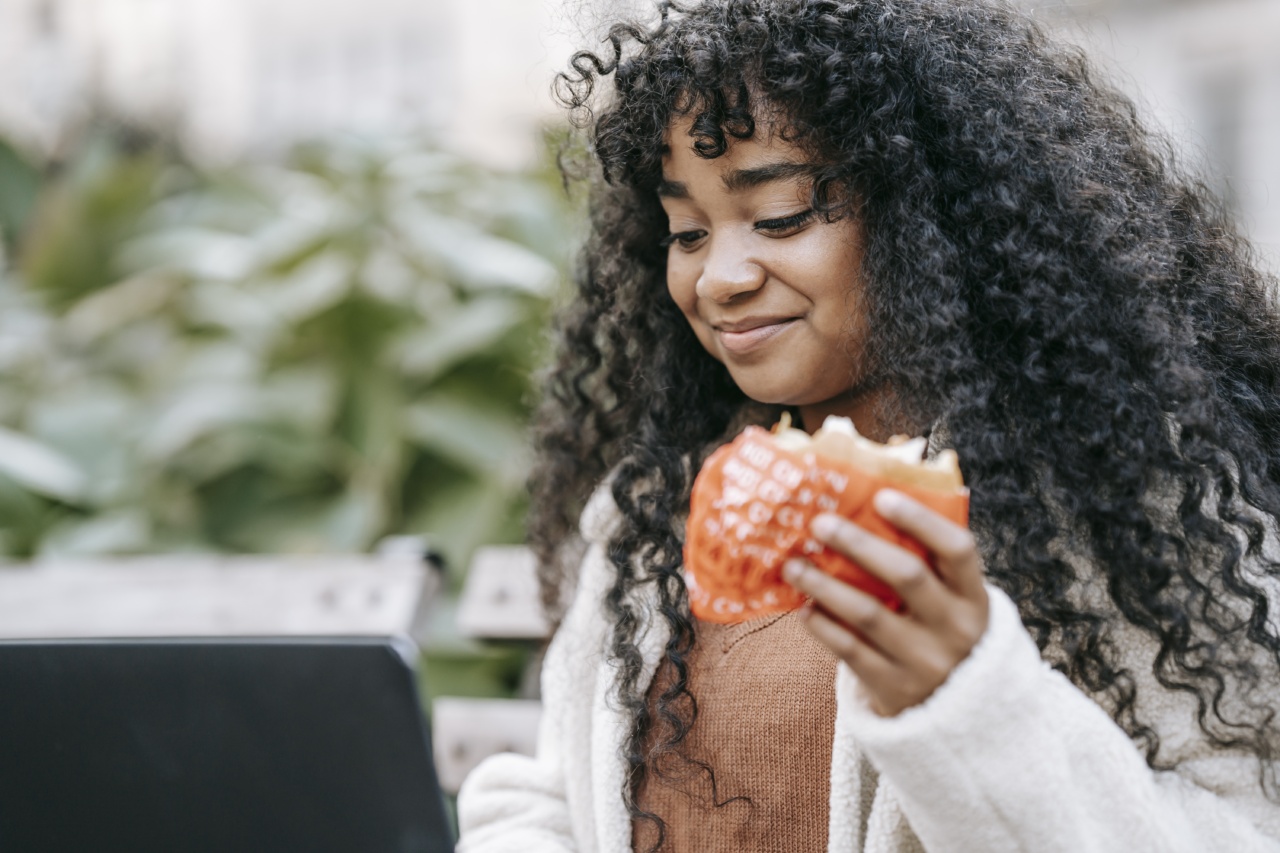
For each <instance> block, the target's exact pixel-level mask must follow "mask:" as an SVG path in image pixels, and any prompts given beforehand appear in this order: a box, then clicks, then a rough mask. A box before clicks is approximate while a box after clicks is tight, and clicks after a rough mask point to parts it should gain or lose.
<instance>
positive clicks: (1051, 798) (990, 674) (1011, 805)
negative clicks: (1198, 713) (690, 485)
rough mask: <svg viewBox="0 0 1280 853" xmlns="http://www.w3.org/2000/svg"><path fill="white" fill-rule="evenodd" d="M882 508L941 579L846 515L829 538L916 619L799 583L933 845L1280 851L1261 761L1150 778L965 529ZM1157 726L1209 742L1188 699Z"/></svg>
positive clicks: (898, 787)
mask: <svg viewBox="0 0 1280 853" xmlns="http://www.w3.org/2000/svg"><path fill="white" fill-rule="evenodd" d="M877 508H878V510H879V511H880V512H881V514H882V515H883V516H884V517H885V518H886V520H888V521H890V522H891V523H893V524H895V526H898V527H899V528H900V529H902V530H904V531H906V532H908V533H910V534H911V535H912V536H914V537H915V538H916V539H917V540H919V541H920V542H921V543H922V544H924V545H925V547H926V548H927V549H928V550H929V551H930V552H931V553H932V554H933V556H934V558H935V562H936V565H937V572H936V573H934V572H930V571H928V569H927V567H926V566H925V565H924V563H923V562H922V561H921V560H919V559H918V558H917V557H915V556H914V555H912V554H910V553H908V552H906V551H903V550H901V549H898V548H896V547H895V546H892V545H890V544H889V543H887V542H885V541H884V540H881V539H879V538H878V537H874V536H871V535H869V534H867V533H866V532H865V531H861V530H860V529H858V528H857V527H856V526H855V525H852V524H850V523H849V522H846V521H843V520H838V519H833V518H828V519H827V520H826V521H825V526H824V525H819V524H817V523H815V530H814V533H815V535H816V536H818V538H821V539H822V540H823V541H824V542H826V543H827V544H828V545H829V546H830V547H833V548H836V549H837V550H840V551H842V552H843V553H845V554H847V555H848V556H850V557H851V558H852V559H854V560H855V561H856V562H858V563H859V564H860V565H862V566H863V567H864V568H866V569H868V570H870V571H872V572H873V573H875V574H877V575H879V576H880V577H882V578H883V579H885V580H886V581H887V582H888V583H890V585H891V586H893V587H894V588H895V590H897V591H898V592H899V594H900V596H901V597H902V599H903V600H904V602H906V605H907V610H906V612H905V613H901V614H899V613H893V612H891V611H889V610H887V609H885V608H884V607H882V606H880V605H879V603H878V602H876V601H875V600H874V599H872V598H871V597H869V596H866V595H865V594H862V593H860V592H858V591H857V590H854V589H852V588H851V587H848V586H846V585H845V584H843V583H840V582H838V581H836V580H835V579H833V578H831V577H830V576H827V575H825V574H822V573H821V572H817V571H814V570H812V569H808V568H804V567H800V566H793V567H790V569H789V571H788V577H789V578H790V579H791V581H792V583H794V584H795V585H796V587H797V588H798V589H800V590H801V591H803V592H805V593H806V594H808V595H810V596H812V597H813V602H814V603H813V612H812V613H811V615H810V616H809V625H810V628H811V630H813V631H814V633H815V635H816V636H817V637H818V638H819V639H821V640H823V642H825V643H827V645H828V646H830V647H831V648H832V650H833V651H834V652H835V653H836V654H837V655H838V656H840V658H841V659H842V661H843V665H842V667H841V677H840V684H839V686H838V689H840V690H841V691H842V693H841V699H842V702H847V703H849V704H850V705H851V706H852V708H853V712H852V713H850V714H848V715H846V716H845V719H844V723H843V724H844V725H847V726H848V727H849V730H848V732H847V734H848V735H849V736H850V737H852V738H853V739H854V740H855V741H857V742H858V743H859V745H860V746H861V747H862V749H863V751H864V752H865V753H866V754H867V756H868V758H869V759H870V760H871V761H872V763H874V764H875V765H876V767H877V768H878V769H879V771H880V773H881V774H882V777H883V778H884V780H885V781H887V782H888V783H889V784H890V785H891V786H892V788H893V790H894V791H895V792H896V793H897V795H898V799H899V801H900V802H901V804H902V808H903V811H904V813H905V814H906V816H907V819H908V821H909V822H910V824H911V826H912V828H913V829H914V830H915V832H916V833H917V835H919V837H920V838H921V840H922V841H924V843H925V846H926V847H927V849H929V850H930V851H931V853H943V852H944V851H957V853H959V851H969V850H983V851H1006V850H1007V851H1020V850H1035V851H1063V853H1066V851H1080V850H1089V851H1109V850H1115V851H1126V853H1129V851H1146V850H1149V851H1153V853H1154V851H1187V852H1188V853H1191V851H1218V850H1221V851H1224V853H1226V851H1241V853H1243V852H1244V851H1255V850H1258V851H1261V850H1280V841H1278V840H1277V839H1280V807H1278V806H1276V805H1275V804H1273V803H1270V802H1268V801H1266V800H1265V798H1263V797H1262V792H1261V789H1260V786H1259V782H1258V763H1257V759H1256V758H1255V757H1253V756H1251V755H1248V754H1242V753H1231V752H1227V751H1224V750H1214V749H1213V748H1211V747H1210V746H1209V745H1208V744H1207V743H1205V744H1204V748H1203V749H1202V750H1200V752H1199V754H1198V755H1196V756H1195V761H1194V764H1195V766H1194V767H1191V763H1184V764H1183V765H1180V768H1181V769H1182V770H1183V772H1172V771H1170V772H1155V771H1152V770H1151V769H1150V768H1149V767H1148V765H1147V764H1146V762H1145V760H1144V759H1143V757H1142V755H1141V754H1140V753H1139V751H1138V749H1137V748H1136V747H1135V745H1134V744H1133V742H1132V741H1131V740H1130V739H1129V737H1128V735H1127V734H1126V733H1125V732H1124V731H1123V730H1122V729H1121V728H1120V727H1119V726H1117V725H1116V723H1115V722H1114V721H1113V720H1112V719H1111V718H1110V716H1108V715H1107V714H1106V713H1105V712H1104V711H1103V710H1102V708H1101V707H1099V706H1098V705H1097V704H1096V703H1095V702H1094V701H1093V700H1092V699H1090V698H1089V697H1088V696H1086V695H1085V694H1084V693H1083V692H1081V691H1080V690H1079V689H1077V688H1076V687H1075V686H1074V685H1073V684H1071V683H1070V681H1068V680H1067V679H1066V678H1065V677H1064V676H1062V675H1061V674H1060V673H1058V672H1056V671H1054V670H1053V669H1051V668H1050V667H1049V666H1048V665H1047V664H1046V663H1044V661H1043V660H1041V658H1040V654H1039V650H1038V649H1037V648H1036V646H1035V643H1034V642H1033V641H1032V640H1031V638H1030V636H1029V635H1028V634H1027V632H1026V630H1025V629H1024V628H1023V626H1022V623H1021V620H1020V619H1019V617H1018V612H1017V609H1016V607H1015V606H1014V605H1013V603H1012V602H1011V601H1010V600H1009V599H1008V597H1007V596H1005V595H1004V594H1003V593H1001V592H1000V591H998V590H995V589H994V588H983V586H982V581H981V560H980V559H979V558H978V555H977V552H976V548H975V547H974V545H973V541H972V537H971V536H970V535H969V534H968V532H967V531H964V530H963V529H962V528H959V527H957V526H956V525H954V524H952V523H951V522H949V521H947V520H946V519H943V518H941V517H940V516H937V515H936V514H934V513H932V512H930V511H929V510H928V509H926V508H925V507H922V506H921V505H919V504H918V503H915V502H913V501H910V500H907V499H905V497H904V496H902V495H894V494H887V493H881V495H879V496H877ZM1152 722H1153V723H1154V724H1155V725H1156V726H1157V728H1159V729H1162V730H1166V729H1167V730H1170V733H1171V732H1172V731H1179V732H1187V733H1188V734H1189V735H1190V736H1191V737H1193V738H1197V739H1198V738H1199V734H1198V726H1197V724H1196V722H1195V719H1194V717H1193V715H1192V713H1191V712H1189V711H1188V710H1187V709H1186V708H1185V705H1184V706H1183V707H1181V708H1178V707H1177V706H1176V703H1175V704H1174V705H1171V712H1170V713H1167V714H1165V715H1164V716H1163V717H1162V718H1161V719H1158V720H1153V721H1152ZM1192 777H1194V778H1195V780H1196V781H1195V782H1193V781H1192ZM1197 782H1198V783H1199V784H1197Z"/></svg>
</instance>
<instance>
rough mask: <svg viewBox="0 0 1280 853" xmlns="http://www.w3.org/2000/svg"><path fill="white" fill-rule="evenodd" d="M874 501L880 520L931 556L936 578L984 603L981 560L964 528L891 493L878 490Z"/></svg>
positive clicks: (968, 596)
mask: <svg viewBox="0 0 1280 853" xmlns="http://www.w3.org/2000/svg"><path fill="white" fill-rule="evenodd" d="M873 500H874V501H875V507H876V512H878V513H879V514H880V517H881V518H883V519H884V520H885V521H887V522H889V523H890V524H892V525H893V526H894V527H896V528H898V529H899V530H901V531H902V532H903V533H906V534H907V535H908V536H910V537H912V538H913V539H915V540H916V541H917V542H919V543H920V544H921V545H923V546H924V547H925V549H926V550H927V551H928V552H929V553H930V554H932V555H933V558H934V561H935V563H936V565H937V569H938V574H939V575H940V576H941V577H942V579H943V580H944V581H945V582H946V584H947V586H949V587H951V588H952V589H954V590H955V591H956V592H957V593H958V594H959V595H960V596H961V597H962V598H966V599H969V600H970V601H978V600H981V601H985V600H986V589H985V587H984V586H983V584H982V557H981V556H979V554H978V547H977V544H976V543H975V542H974V539H973V534H972V533H971V532H969V529H968V528H967V527H962V526H960V525H958V524H956V523H955V522H953V521H951V520H950V519H948V518H944V517H942V516H941V515H939V514H938V513H936V512H934V511H933V510H931V509H929V508H928V507H927V506H925V505H924V504H922V503H920V502H919V501H914V500H912V499H911V498H909V497H907V496H906V495H904V494H903V493H902V492H897V491H894V490H892V489H881V490H880V491H879V492H877V493H876V496H875V498H874V499H873Z"/></svg>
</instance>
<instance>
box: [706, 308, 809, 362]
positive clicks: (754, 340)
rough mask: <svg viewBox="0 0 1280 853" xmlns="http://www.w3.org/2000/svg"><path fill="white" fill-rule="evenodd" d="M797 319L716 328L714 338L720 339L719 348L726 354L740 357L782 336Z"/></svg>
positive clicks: (781, 319) (790, 318)
mask: <svg viewBox="0 0 1280 853" xmlns="http://www.w3.org/2000/svg"><path fill="white" fill-rule="evenodd" d="M797 319H798V318H796V317H788V318H778V319H776V320H774V319H770V320H765V321H760V322H751V323H735V324H733V325H732V326H728V325H726V326H717V327H716V336H717V337H719V338H720V346H722V347H724V349H725V350H726V351H727V352H731V353H734V354H735V355H741V354H743V353H748V352H751V351H752V350H754V349H756V348H758V347H761V346H764V344H765V343H767V342H768V341H770V340H772V339H773V338H774V337H776V336H777V335H780V334H782V333H783V332H785V331H786V330H787V329H789V328H791V326H792V325H793V324H794V323H795V322H796V320H797Z"/></svg>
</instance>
